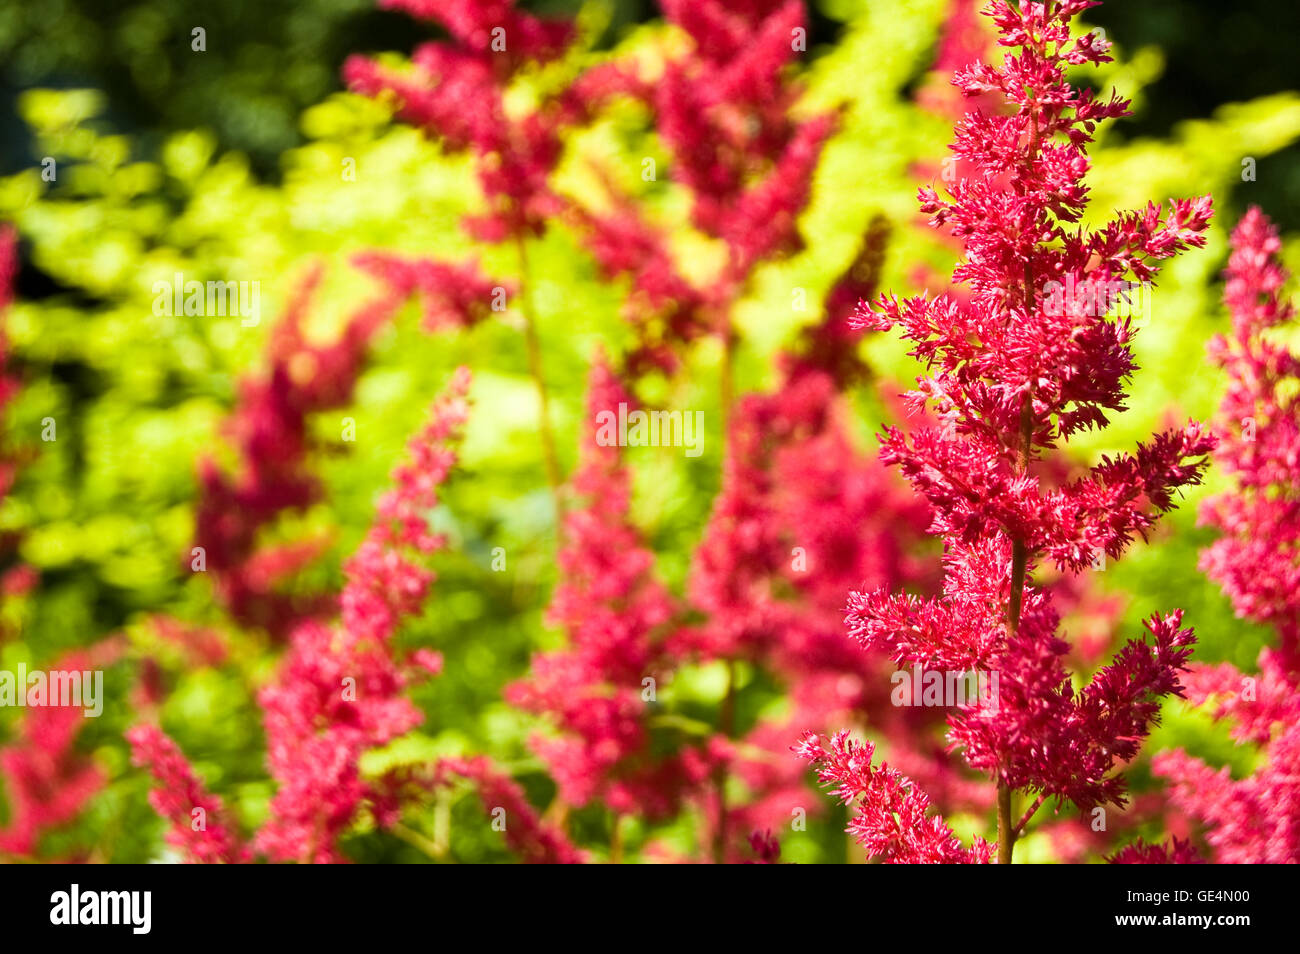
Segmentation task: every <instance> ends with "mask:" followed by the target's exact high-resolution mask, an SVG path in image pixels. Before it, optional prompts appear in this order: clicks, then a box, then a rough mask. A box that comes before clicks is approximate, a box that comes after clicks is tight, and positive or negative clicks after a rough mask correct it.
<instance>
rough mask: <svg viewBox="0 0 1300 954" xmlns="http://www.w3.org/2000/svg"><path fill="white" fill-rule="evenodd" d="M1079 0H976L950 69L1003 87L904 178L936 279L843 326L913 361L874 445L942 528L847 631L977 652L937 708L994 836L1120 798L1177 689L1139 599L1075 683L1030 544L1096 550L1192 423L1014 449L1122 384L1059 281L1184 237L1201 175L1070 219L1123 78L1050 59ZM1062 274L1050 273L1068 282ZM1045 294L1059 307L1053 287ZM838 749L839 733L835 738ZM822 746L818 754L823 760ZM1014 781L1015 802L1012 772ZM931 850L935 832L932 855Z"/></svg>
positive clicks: (1101, 342) (1160, 253)
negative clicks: (984, 696) (995, 61)
mask: <svg viewBox="0 0 1300 954" xmlns="http://www.w3.org/2000/svg"><path fill="white" fill-rule="evenodd" d="M1094 5H1095V4H1094V3H1092V2H1089V0H1062V2H1048V3H1023V4H1020V5H1019V6H1013V5H1012V4H1010V3H1008V2H1005V0H993V2H991V3H990V4H989V5H988V6H987V8H986V9H985V11H984V12H985V13H986V15H988V16H989V17H991V18H992V20H993V22H994V24H995V25H996V26H997V28H998V32H999V43H1000V44H1001V45H1002V46H1004V47H1008V48H1018V52H1014V53H1013V52H1008V53H1007V54H1006V55H1005V56H1004V58H1003V62H1002V64H1001V65H990V64H983V63H976V64H973V65H971V66H969V67H967V68H965V69H962V70H959V71H957V74H956V77H955V79H954V82H955V84H956V85H957V86H958V87H959V88H960V89H961V90H962V92H963V93H965V94H967V95H978V94H984V93H996V94H997V95H998V96H999V97H1001V98H1002V99H1003V100H1005V101H1006V102H1007V104H1008V106H1009V109H1008V110H1007V111H1006V112H1005V113H1001V114H994V115H990V114H986V113H983V112H980V111H978V110H977V111H974V112H971V113H968V114H967V116H966V117H965V119H964V120H962V122H960V123H959V124H958V126H957V130H956V141H955V143H954V145H953V152H954V155H955V156H956V157H957V158H959V159H961V160H964V161H965V162H966V163H967V164H968V167H969V168H970V169H971V174H970V175H969V176H968V177H966V178H964V179H959V180H958V181H956V182H955V183H953V184H952V187H951V190H950V191H951V198H950V199H943V198H941V197H940V196H939V195H938V193H937V192H936V191H935V190H934V189H933V188H930V187H926V188H922V189H921V190H920V201H921V207H922V211H924V212H926V213H927V214H929V215H930V216H931V217H932V222H933V223H934V224H935V225H936V226H946V227H948V228H949V229H950V230H951V231H952V234H953V235H954V236H956V237H957V238H959V239H960V240H961V241H962V243H963V246H964V250H965V256H964V259H963V260H962V261H961V262H960V263H959V264H958V266H957V268H956V269H955V270H954V272H953V279H954V282H957V283H961V284H964V285H966V286H967V287H968V289H969V298H967V299H964V300H959V299H957V298H955V297H954V296H952V295H949V294H941V295H939V296H937V297H935V298H930V297H928V296H919V297H914V298H910V299H905V300H901V301H900V300H899V299H897V298H895V297H893V296H885V297H882V298H881V299H880V300H879V301H878V303H877V304H876V305H875V307H874V308H868V307H863V309H862V310H861V312H860V321H861V324H862V325H863V326H864V327H869V328H874V329H878V330H882V331H884V330H889V329H890V328H893V327H894V326H901V328H902V333H903V336H904V337H905V338H906V339H909V340H910V341H912V342H913V343H914V345H915V346H914V348H913V350H912V352H911V353H912V354H913V355H914V356H915V357H917V358H918V359H919V360H920V361H921V362H922V363H923V364H924V365H925V368H926V374H925V375H924V376H923V377H921V378H919V379H918V385H917V387H916V388H915V389H914V390H913V391H911V392H909V394H908V401H909V403H910V406H911V407H912V408H913V409H915V410H916V411H920V410H922V409H925V408H927V407H928V409H929V410H930V411H931V412H932V413H933V414H934V415H935V417H936V419H937V421H936V424H935V425H934V426H930V427H923V428H918V429H916V430H915V431H914V432H913V433H912V434H911V435H910V436H909V435H904V434H903V433H902V432H901V431H899V430H898V429H897V428H888V429H887V430H886V433H885V434H883V435H882V437H881V444H882V451H881V457H882V459H883V460H884V461H885V462H887V463H889V464H892V465H895V466H897V467H899V469H900V470H901V472H902V473H903V475H904V477H906V478H907V480H908V481H909V482H910V483H911V484H912V485H913V487H914V488H915V489H916V490H917V492H918V493H920V494H921V495H922V496H924V497H925V498H926V499H927V500H928V501H929V503H930V504H931V506H932V508H933V514H934V517H933V521H932V523H931V527H930V530H931V532H932V533H935V534H937V535H940V536H942V537H943V539H944V549H945V552H944V567H945V572H946V579H945V583H944V593H943V595H942V597H940V598H938V599H925V598H922V597H917V596H912V595H906V594H900V595H891V594H889V593H887V592H884V591H879V590H878V591H875V592H862V593H855V594H854V595H853V596H852V597H851V599H850V604H849V608H848V618H847V621H848V625H849V630H850V634H851V635H852V636H853V637H854V638H856V639H858V640H860V641H861V642H862V643H863V644H864V645H866V646H869V647H873V648H877V649H880V650H883V651H885V652H887V653H889V655H890V656H891V658H893V659H894V660H895V661H896V662H898V663H900V664H904V665H908V666H910V665H913V664H917V665H920V666H922V667H923V668H926V669H937V670H948V671H969V670H984V671H990V672H995V673H997V674H998V675H999V677H1000V678H999V686H998V689H999V693H998V699H997V704H996V705H989V704H985V701H983V700H982V701H977V702H975V703H970V704H967V705H966V706H964V707H961V708H959V709H958V710H957V711H955V712H954V713H953V714H952V715H951V716H950V719H949V725H950V729H949V741H950V744H951V745H952V747H953V748H954V749H958V750H961V751H962V752H963V755H964V757H965V759H966V761H967V763H968V764H970V765H971V766H972V767H973V768H976V769H978V770H980V771H982V772H984V773H985V774H986V776H987V777H989V778H990V779H992V780H993V781H995V782H996V783H997V787H998V830H999V831H998V856H999V860H1000V861H1002V862H1004V863H1005V862H1009V861H1010V860H1011V857H1012V847H1013V845H1014V842H1015V839H1016V838H1017V837H1018V834H1019V833H1020V831H1021V830H1023V828H1024V825H1025V824H1027V822H1028V821H1029V820H1030V818H1031V817H1032V815H1033V813H1034V811H1035V810H1036V809H1037V808H1038V806H1039V805H1040V804H1041V803H1042V802H1043V801H1044V800H1046V799H1047V798H1056V799H1058V801H1060V800H1070V801H1072V802H1074V803H1075V804H1076V805H1077V806H1078V807H1079V808H1081V809H1087V808H1091V807H1093V806H1096V805H1100V804H1107V803H1122V800H1123V797H1124V796H1123V791H1124V788H1123V781H1122V779H1121V778H1120V777H1119V776H1118V775H1117V774H1114V770H1115V769H1116V768H1117V767H1118V766H1119V765H1120V764H1122V763H1123V762H1124V761H1126V760H1128V759H1130V758H1132V757H1133V755H1134V754H1135V753H1136V751H1137V748H1138V746H1139V744H1140V742H1141V740H1142V738H1143V737H1144V736H1145V734H1146V732H1147V730H1148V727H1149V726H1150V725H1151V724H1152V722H1153V721H1154V720H1155V719H1156V717H1157V714H1158V705H1157V703H1158V700H1159V699H1160V698H1161V697H1162V696H1167V695H1177V694H1181V691H1182V690H1181V683H1180V681H1179V673H1180V671H1181V670H1183V669H1184V668H1185V662H1186V659H1187V656H1188V654H1189V652H1190V644H1191V642H1192V637H1191V633H1190V631H1189V630H1185V629H1181V628H1180V621H1181V614H1180V613H1173V614H1170V615H1168V616H1164V617H1159V616H1157V617H1153V618H1152V619H1151V620H1150V621H1149V622H1148V624H1147V626H1148V629H1149V630H1150V631H1151V634H1152V636H1153V640H1154V645H1151V644H1150V643H1147V642H1145V641H1143V640H1132V641H1130V642H1129V643H1128V644H1127V645H1126V646H1125V647H1124V648H1123V649H1121V651H1120V652H1119V653H1118V654H1117V655H1116V656H1115V657H1114V659H1113V660H1112V662H1111V663H1110V664H1109V665H1108V666H1105V667H1103V668H1102V669H1100V670H1099V671H1098V672H1097V673H1096V674H1095V675H1094V677H1093V679H1092V680H1091V682H1090V683H1088V684H1087V685H1085V686H1084V688H1083V689H1082V690H1075V689H1074V688H1073V686H1072V682H1071V679H1070V674H1069V673H1068V671H1067V670H1066V668H1065V665H1064V662H1063V656H1064V654H1065V652H1066V651H1067V649H1068V644H1067V643H1066V642H1065V641H1064V640H1062V639H1061V638H1059V637H1058V636H1057V628H1058V619H1057V615H1056V612H1055V611H1054V609H1053V607H1052V604H1051V599H1050V596H1049V594H1048V593H1046V592H1045V591H1044V590H1043V589H1041V588H1039V587H1036V586H1035V585H1034V583H1033V574H1034V571H1035V569H1036V567H1037V565H1038V563H1039V562H1040V561H1042V560H1049V561H1051V562H1053V563H1054V564H1055V565H1056V566H1057V568H1058V569H1070V570H1074V571H1080V570H1083V569H1084V568H1086V567H1087V566H1088V565H1090V563H1091V562H1092V560H1093V558H1094V555H1096V554H1098V553H1103V552H1104V553H1105V554H1107V555H1108V556H1110V557H1111V558H1117V557H1119V555H1120V554H1121V553H1122V552H1123V551H1124V550H1125V549H1126V548H1127V547H1128V546H1129V545H1130V544H1131V543H1132V542H1133V540H1134V539H1135V538H1136V537H1138V536H1141V537H1145V536H1146V535H1147V533H1148V532H1149V531H1150V529H1151V527H1152V526H1153V525H1154V521H1155V519H1156V518H1157V517H1158V515H1159V513H1160V512H1163V511H1167V510H1168V509H1170V508H1171V507H1172V506H1173V495H1174V494H1175V493H1176V491H1177V490H1178V489H1179V488H1180V487H1183V486H1186V485H1189V484H1193V483H1196V482H1197V481H1198V480H1199V478H1200V473H1201V471H1202V469H1203V467H1204V460H1203V458H1204V455H1205V454H1206V453H1207V452H1208V451H1209V450H1210V449H1211V447H1212V446H1213V440H1212V438H1211V437H1210V436H1209V435H1208V434H1206V433H1205V431H1204V430H1203V429H1202V427H1201V426H1200V425H1198V424H1196V423H1194V422H1191V423H1189V424H1188V425H1186V426H1185V427H1184V428H1182V429H1181V430H1176V431H1170V432H1167V433H1164V434H1160V435H1158V436H1156V437H1155V438H1154V439H1153V440H1152V441H1151V442H1150V443H1149V444H1145V445H1139V447H1138V449H1137V452H1136V453H1135V454H1131V455H1129V454H1126V455H1121V456H1118V457H1116V458H1114V459H1112V458H1109V457H1104V458H1102V460H1101V462H1100V463H1099V464H1098V465H1096V466H1094V467H1093V468H1091V470H1090V471H1089V472H1088V473H1087V474H1085V475H1083V476H1082V477H1079V478H1078V479H1075V480H1073V481H1070V482H1068V483H1066V484H1064V485H1062V486H1059V487H1049V486H1044V485H1043V484H1042V482H1041V481H1040V479H1039V478H1038V476H1037V475H1036V473H1035V472H1034V470H1033V469H1032V464H1033V462H1034V461H1035V460H1037V459H1038V458H1039V457H1040V456H1041V455H1042V454H1043V453H1044V452H1045V451H1048V450H1051V449H1054V448H1056V447H1057V446H1058V445H1059V443H1060V442H1063V441H1068V439H1069V438H1070V437H1071V436H1072V435H1074V434H1076V433H1078V432H1079V431H1081V430H1085V429H1089V428H1094V427H1104V426H1105V425H1106V423H1107V421H1108V417H1107V415H1108V414H1112V413H1116V412H1119V411H1121V410H1123V408H1124V403H1123V402H1124V397H1125V393H1124V383H1125V380H1126V379H1127V377H1128V376H1129V375H1130V373H1131V372H1132V371H1133V370H1134V365H1133V360H1132V352H1131V350H1130V342H1131V339H1132V336H1133V328H1132V327H1131V324H1130V323H1129V321H1128V320H1127V319H1124V318H1110V317H1108V316H1107V312H1108V311H1109V306H1107V307H1105V308H1098V307H1095V302H1094V303H1093V304H1092V305H1090V304H1089V302H1088V301H1087V300H1083V299H1081V298H1080V297H1078V296H1073V295H1067V296H1064V300H1062V297H1061V296H1059V295H1057V296H1055V297H1053V293H1052V288H1053V287H1058V288H1059V287H1061V286H1051V285H1049V283H1050V282H1058V283H1061V285H1062V286H1064V287H1084V288H1087V287H1092V286H1094V285H1097V286H1100V287H1104V288H1109V287H1112V283H1118V282H1122V281H1127V280H1135V281H1139V282H1147V281H1151V280H1152V278H1153V277H1154V275H1155V274H1156V271H1157V267H1158V266H1157V262H1158V261H1159V260H1160V259H1164V258H1168V257H1169V256H1171V255H1174V254H1176V253H1177V252H1180V251H1182V250H1184V249H1187V248H1192V247H1199V246H1201V245H1203V244H1204V235H1203V233H1204V231H1205V229H1206V227H1207V224H1208V221H1209V217H1210V200H1209V198H1208V197H1205V198H1199V199H1191V200H1176V201H1174V202H1172V203H1171V205H1170V207H1169V209H1168V210H1167V211H1166V212H1163V213H1162V211H1161V209H1160V208H1159V207H1157V206H1156V205H1154V204H1149V205H1148V206H1147V207H1146V208H1145V209H1143V210H1141V211H1138V212H1131V213H1124V214H1121V215H1120V216H1118V217H1117V218H1116V219H1114V220H1113V221H1112V222H1110V223H1109V224H1108V225H1106V226H1104V227H1102V228H1100V229H1097V230H1089V229H1086V228H1083V227H1081V226H1078V225H1077V224H1076V223H1078V221H1079V219H1080V218H1081V216H1082V213H1083V210H1084V207H1085V205H1086V203H1087V199H1088V194H1087V187H1086V186H1085V185H1084V184H1083V178H1084V175H1085V174H1086V172H1087V169H1088V165H1089V163H1088V157H1087V152H1086V147H1087V144H1088V143H1089V142H1090V141H1091V138H1092V134H1093V131H1094V129H1095V126H1096V124H1097V123H1098V122H1099V121H1101V120H1104V119H1110V118H1115V117H1118V116H1122V115H1124V114H1125V113H1126V111H1127V106H1128V104H1127V102H1126V101H1124V100H1122V99H1120V98H1119V97H1118V96H1114V95H1112V97H1111V98H1110V99H1109V100H1102V99H1097V98H1095V97H1094V96H1093V94H1092V93H1091V92H1089V91H1079V90H1077V89H1075V88H1074V87H1073V86H1071V85H1070V84H1069V82H1068V81H1067V80H1066V70H1067V68H1068V67H1070V66H1072V65H1078V64H1083V63H1094V64H1095V63H1100V62H1104V61H1106V60H1108V59H1109V57H1107V56H1106V53H1105V51H1106V44H1105V43H1104V42H1103V41H1101V40H1100V39H1099V38H1098V37H1097V36H1096V35H1094V34H1085V35H1082V36H1077V35H1072V34H1071V30H1070V25H1071V20H1072V19H1073V18H1074V17H1075V16H1076V15H1077V14H1079V13H1081V12H1082V11H1084V10H1086V9H1088V8H1089V7H1092V6H1094ZM1070 282H1073V285H1070V284H1069V283H1070ZM1058 305H1059V307H1057V306H1058ZM803 752H804V755H805V756H806V757H808V758H811V759H813V760H814V761H816V762H818V763H819V764H820V765H821V767H822V768H823V769H827V768H831V769H833V770H834V771H833V773H832V774H833V776H838V775H839V774H843V772H844V771H846V769H843V768H842V767H839V762H837V761H834V760H833V759H832V756H833V755H834V751H833V750H826V749H818V748H816V747H815V746H809V745H805V746H804V748H803ZM845 758H847V756H842V757H839V760H840V761H843V759H845ZM828 760H829V761H828ZM1015 790H1024V791H1026V792H1028V793H1030V794H1031V795H1037V796H1038V798H1037V800H1036V801H1034V802H1033V803H1032V805H1030V807H1029V810H1028V811H1027V812H1026V813H1025V815H1024V817H1023V818H1022V820H1021V821H1020V822H1019V823H1018V824H1016V823H1014V819H1013V817H1012V793H1013V791H1015ZM888 806H889V803H888V802H877V801H873V800H871V799H868V800H866V803H865V805H864V806H863V807H862V810H861V813H860V814H859V816H858V818H857V819H856V820H855V822H854V825H855V826H856V829H857V830H858V831H859V832H860V833H862V834H863V837H864V838H871V839H875V842H874V843H881V844H889V843H888V842H882V841H880V839H879V836H878V835H876V834H873V833H877V832H879V831H881V830H887V828H888V819H887V818H882V817H879V815H880V813H881V812H882V811H885V810H886V809H887V808H888ZM891 857H892V859H893V860H899V861H908V860H918V861H919V860H932V859H933V858H934V857H935V855H934V852H933V851H932V850H930V849H929V848H928V846H925V845H921V846H915V847H914V848H909V846H907V845H903V846H901V847H900V848H897V849H893V854H892V855H891ZM952 857H953V859H954V860H956V859H957V857H958V856H957V855H953V856H952Z"/></svg>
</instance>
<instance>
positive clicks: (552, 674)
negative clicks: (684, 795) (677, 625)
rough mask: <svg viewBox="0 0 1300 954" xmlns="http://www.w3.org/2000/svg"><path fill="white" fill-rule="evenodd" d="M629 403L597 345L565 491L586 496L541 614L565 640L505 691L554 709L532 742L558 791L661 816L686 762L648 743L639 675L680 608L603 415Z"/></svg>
mask: <svg viewBox="0 0 1300 954" xmlns="http://www.w3.org/2000/svg"><path fill="white" fill-rule="evenodd" d="M620 405H628V406H632V405H633V402H632V399H631V397H630V396H629V395H628V393H627V391H626V390H625V389H624V388H623V385H622V383H621V382H620V381H619V380H618V378H617V377H616V376H615V375H614V373H613V372H612V371H611V370H610V368H609V366H608V364H607V363H606V361H605V359H604V357H603V356H599V355H598V356H597V358H596V360H595V361H594V363H593V364H592V368H591V374H590V380H589V384H588V391H587V419H586V421H585V422H584V430H583V441H582V451H581V460H580V463H579V466H578V469H577V471H576V472H575V473H574V475H573V478H572V480H571V490H572V492H573V496H574V498H575V499H576V500H579V501H582V502H583V503H582V505H581V506H580V507H577V508H575V509H573V510H571V511H570V512H569V514H568V515H567V517H566V521H565V522H566V533H565V538H564V539H565V543H564V547H563V549H562V550H561V551H560V555H559V564H560V570H561V574H562V575H561V582H560V583H559V585H558V586H557V587H556V590H555V593H554V595H553V596H552V599H551V606H550V610H549V612H548V614H547V621H548V622H549V623H550V624H551V625H554V626H560V627H563V628H564V629H565V630H566V631H567V632H568V634H569V645H568V646H567V647H566V648H565V649H563V650H560V651H558V652H551V653H541V654H538V655H537V656H535V657H534V658H533V663H532V672H531V673H530V675H529V677H528V678H527V679H525V680H523V681H521V682H518V683H515V684H514V685H512V686H510V687H508V688H507V690H506V698H507V699H508V700H509V701H510V702H512V703H513V704H515V705H517V706H519V707H521V708H523V709H526V710H529V711H532V712H536V713H540V714H544V715H549V716H550V717H551V718H552V719H553V721H554V723H555V725H556V728H558V729H559V730H560V733H561V734H560V736H559V737H558V738H543V737H538V738H535V739H534V740H533V747H534V749H535V750H536V751H537V753H538V755H539V756H541V758H542V760H543V761H544V762H546V764H547V765H548V767H549V769H550V774H551V776H552V777H553V778H554V779H555V781H556V784H557V785H558V787H559V794H560V797H561V798H562V799H564V801H565V802H566V803H568V804H570V805H573V806H583V805H586V804H588V803H590V802H591V801H592V800H595V799H599V800H600V801H601V802H602V803H603V804H605V805H606V806H608V807H609V809H610V810H611V811H613V812H614V813H615V814H616V815H619V814H643V815H646V816H649V817H651V818H663V817H665V816H667V815H670V814H671V813H672V812H673V811H674V810H675V809H676V807H677V804H678V801H679V799H680V794H681V790H682V788H683V787H684V786H685V785H686V783H687V781H688V780H687V777H686V773H685V771H684V770H683V768H682V766H681V764H680V762H679V761H678V760H677V759H676V758H672V757H670V758H656V757H654V756H653V755H652V754H651V752H650V733H649V728H648V726H647V724H646V723H647V719H648V717H649V715H650V713H651V706H650V704H649V703H648V702H647V701H646V700H645V699H644V697H643V682H642V680H643V679H645V678H652V679H654V680H655V681H656V683H658V682H663V681H664V680H665V677H666V675H667V674H668V673H669V672H670V671H671V668H672V666H673V661H672V660H671V659H669V658H667V657H665V654H664V647H663V641H662V638H661V636H662V632H663V630H664V628H665V626H666V624H668V623H669V622H670V621H671V620H673V618H674V617H675V616H676V613H677V610H676V607H675V606H674V603H673V600H672V599H671V597H670V596H669V594H668V592H667V591H666V590H665V589H664V587H663V586H662V585H661V584H660V583H659V582H658V581H657V580H656V579H655V578H654V554H653V553H652V552H651V551H649V550H648V549H646V547H645V545H644V542H643V541H642V539H641V534H640V533H639V532H638V531H637V529H636V528H635V527H634V526H633V525H632V524H631V523H630V520H629V517H628V509H629V504H630V500H629V498H630V494H631V486H630V484H631V477H630V474H629V472H628V470H627V467H626V466H625V465H624V463H623V460H622V456H623V455H622V450H621V448H620V447H619V446H618V444H617V440H614V441H612V442H611V441H607V440H605V439H604V437H603V436H602V435H604V434H605V431H606V430H607V428H603V427H602V426H601V420H602V415H604V414H611V415H614V416H615V417H617V416H618V414H619V406H620Z"/></svg>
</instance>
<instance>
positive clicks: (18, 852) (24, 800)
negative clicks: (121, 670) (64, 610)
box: [0, 637, 124, 857]
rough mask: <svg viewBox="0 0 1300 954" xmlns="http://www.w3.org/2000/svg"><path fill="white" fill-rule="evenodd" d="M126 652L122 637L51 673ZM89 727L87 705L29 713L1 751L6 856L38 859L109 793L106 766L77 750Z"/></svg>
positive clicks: (67, 659) (1, 838)
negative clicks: (42, 848)
mask: <svg viewBox="0 0 1300 954" xmlns="http://www.w3.org/2000/svg"><path fill="white" fill-rule="evenodd" d="M123 648H124V647H123V644H122V642H121V640H120V639H116V638H113V637H109V638H107V639H103V640H100V641H99V642H98V643H96V644H95V645H93V646H90V647H87V648H85V649H82V650H77V651H74V652H71V653H68V654H66V655H64V656H62V657H60V658H59V659H58V660H56V661H54V662H53V663H52V664H51V665H49V666H48V667H47V670H46V671H47V672H48V673H49V675H50V677H51V678H53V676H54V674H55V673H59V672H68V673H80V672H82V671H83V670H86V669H91V668H95V667H102V666H108V665H111V664H112V663H113V662H115V661H116V660H117V659H119V658H120V657H121V655H122V650H123ZM20 691H26V687H22V689H21V690H20ZM85 725H86V714H85V711H84V710H83V709H82V707H81V706H70V705H66V706H65V705H44V706H32V707H30V708H27V709H25V710H24V713H23V717H22V721H21V723H20V724H19V726H18V728H17V731H16V732H15V733H14V736H13V738H12V739H10V741H9V742H8V744H6V745H5V746H4V747H3V748H0V780H2V781H3V783H4V788H5V791H6V795H7V799H8V803H9V821H8V824H7V825H6V826H5V827H3V828H0V857H3V856H6V855H13V856H17V857H30V856H32V855H34V854H35V853H36V851H37V849H38V847H39V843H40V839H41V836H42V835H44V834H45V833H46V832H49V831H51V830H55V829H57V828H59V827H61V826H63V825H66V824H67V823H69V822H71V821H72V820H73V819H75V818H76V817H77V815H78V814H79V813H80V812H81V811H82V809H84V808H85V807H86V805H87V804H88V803H89V802H90V800H91V799H92V798H93V797H94V796H95V795H96V794H98V793H99V792H100V791H101V790H102V789H103V787H104V785H105V783H106V781H107V776H106V774H105V772H104V770H103V768H101V767H100V766H99V765H98V764H97V763H96V762H95V760H94V759H92V758H91V757H90V755H89V754H87V753H85V752H83V751H80V750H79V749H78V747H77V735H78V733H79V732H80V731H81V729H82V728H83V727H84V726H85Z"/></svg>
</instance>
